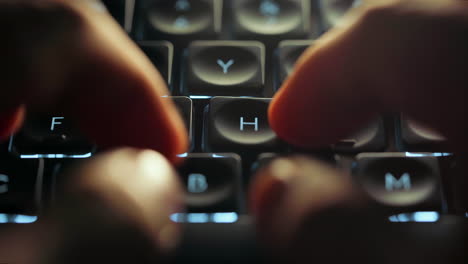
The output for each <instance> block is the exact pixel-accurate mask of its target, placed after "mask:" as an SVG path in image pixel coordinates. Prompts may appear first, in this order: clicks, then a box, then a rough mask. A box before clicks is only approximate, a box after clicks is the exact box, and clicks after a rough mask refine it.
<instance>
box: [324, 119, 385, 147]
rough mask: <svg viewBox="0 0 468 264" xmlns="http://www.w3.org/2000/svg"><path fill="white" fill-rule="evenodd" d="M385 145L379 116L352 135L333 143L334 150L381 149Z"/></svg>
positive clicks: (383, 131)
mask: <svg viewBox="0 0 468 264" xmlns="http://www.w3.org/2000/svg"><path fill="white" fill-rule="evenodd" d="M386 145H387V139H386V133H385V127H384V121H383V119H382V118H381V117H380V118H378V119H377V120H375V121H374V122H372V123H371V124H370V125H368V126H367V127H365V128H364V129H361V130H359V131H358V132H357V133H355V134H354V135H352V136H350V137H348V138H345V139H342V140H341V141H339V142H338V143H336V144H334V145H333V150H334V151H336V152H369V151H382V150H384V149H385V147H386Z"/></svg>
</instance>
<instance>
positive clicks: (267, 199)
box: [250, 157, 467, 264]
mask: <svg viewBox="0 0 468 264" xmlns="http://www.w3.org/2000/svg"><path fill="white" fill-rule="evenodd" d="M367 197H368V196H367V195H365V194H364V192H362V191H361V190H360V189H359V188H357V186H355V185H353V183H352V181H351V179H350V176H349V175H348V174H347V173H344V172H341V171H339V170H336V169H333V168H331V167H329V166H328V165H324V164H322V163H320V162H317V161H312V160H310V159H307V158H303V157H294V158H287V159H286V158H282V159H278V160H276V161H273V162H272V163H271V164H270V165H268V166H267V167H265V168H264V169H262V170H261V171H260V172H259V173H258V174H257V175H256V177H255V179H254V182H253V185H252V188H251V189H250V208H251V211H252V213H253V215H254V216H255V218H256V226H257V230H258V232H259V237H260V238H261V239H262V241H263V242H264V243H265V245H266V249H267V252H268V253H269V254H271V255H272V260H274V262H278V263H304V262H318V263H343V262H351V263H369V264H370V263H395V262H399V263H408V264H409V263H414V262H418V261H420V260H421V259H424V260H425V262H427V263H438V264H442V263H464V262H466V253H464V252H465V251H464V250H466V248H465V246H464V242H463V241H464V240H465V239H466V231H467V229H466V228H467V226H466V223H464V221H465V220H464V219H461V218H460V219H458V220H455V219H450V222H448V225H447V223H446V222H442V221H441V222H440V223H433V224H421V223H414V224H413V223H398V224H392V223H388V222H387V217H388V215H386V214H385V212H384V211H383V210H382V209H380V208H376V207H375V206H374V205H372V203H371V202H370V200H368V198H367Z"/></svg>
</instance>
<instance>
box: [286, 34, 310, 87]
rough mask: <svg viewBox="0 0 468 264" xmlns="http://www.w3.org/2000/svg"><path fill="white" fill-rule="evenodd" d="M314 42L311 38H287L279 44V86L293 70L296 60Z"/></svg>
mask: <svg viewBox="0 0 468 264" xmlns="http://www.w3.org/2000/svg"><path fill="white" fill-rule="evenodd" d="M312 43H313V41H310V40H285V41H282V42H281V43H280V44H279V53H278V56H279V58H278V74H279V76H278V77H279V80H278V87H279V86H280V85H281V84H282V83H283V82H284V80H286V78H287V77H288V76H289V75H290V74H291V73H292V72H293V70H294V65H295V64H296V61H297V60H298V59H299V57H300V56H301V55H302V53H304V51H305V50H306V49H307V48H308V47H309V46H310V45H312Z"/></svg>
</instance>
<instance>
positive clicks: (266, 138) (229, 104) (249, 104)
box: [203, 97, 281, 153]
mask: <svg viewBox="0 0 468 264" xmlns="http://www.w3.org/2000/svg"><path fill="white" fill-rule="evenodd" d="M269 103H270V99H265V98H240V97H214V98H212V99H211V101H210V106H209V111H208V112H207V113H206V126H205V131H204V132H205V133H204V142H205V144H204V146H203V147H204V150H205V151H207V152H210V151H213V152H237V153H245V152H247V151H248V152H249V153H259V152H273V151H278V150H279V149H280V147H281V144H280V142H279V140H278V138H277V137H276V134H275V133H274V132H273V130H271V128H270V126H269V124H268V105H269Z"/></svg>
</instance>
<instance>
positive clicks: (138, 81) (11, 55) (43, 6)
mask: <svg viewBox="0 0 468 264" xmlns="http://www.w3.org/2000/svg"><path fill="white" fill-rule="evenodd" d="M0 22H2V24H4V25H12V26H7V27H4V28H2V29H1V30H0V34H2V36H5V41H2V43H1V44H0V50H1V51H3V52H2V57H3V59H2V61H1V62H0V70H1V71H0V72H1V73H0V80H2V81H1V83H0V86H1V87H2V88H1V89H0V98H1V100H2V104H1V106H0V112H2V113H4V112H5V111H9V110H10V109H13V108H15V107H18V106H19V105H23V104H24V105H26V106H27V108H28V109H29V110H31V111H33V110H34V111H35V110H38V109H40V110H41V111H56V112H63V113H64V114H65V115H67V116H69V117H70V118H71V119H73V120H74V121H75V122H76V123H77V125H78V126H79V127H80V128H81V129H82V130H83V131H84V132H85V133H86V134H87V135H88V136H90V137H91V138H92V139H94V140H95V141H96V142H97V143H98V144H99V145H100V146H102V147H103V148H106V147H115V146H132V147H138V148H152V149H156V150H158V151H159V152H161V153H163V154H164V155H165V156H166V157H168V158H169V159H170V160H175V159H176V158H175V155H176V154H179V153H183V152H185V149H186V146H187V136H186V133H185V129H184V126H183V123H182V121H181V119H180V117H179V115H178V113H177V112H176V110H175V108H174V106H173V104H172V103H171V102H170V100H164V99H163V98H161V97H162V96H164V95H168V91H167V88H166V85H165V82H164V80H163V79H162V77H161V76H160V74H159V73H158V72H157V71H156V70H155V69H154V67H153V66H152V64H151V62H150V61H149V60H148V59H147V58H146V57H145V56H144V55H143V54H142V52H141V51H140V50H139V49H138V47H137V46H136V45H135V44H134V43H133V42H132V41H131V40H130V39H129V38H128V37H127V36H126V33H125V32H124V31H123V30H122V29H121V28H120V27H119V25H118V24H117V23H116V22H115V21H113V20H112V18H111V17H110V16H109V15H108V14H107V12H105V9H104V8H103V6H102V4H100V2H98V1H94V0H82V1H65V0H43V1H2V2H1V3H0ZM13 25H14V26H13ZM9 119H14V117H13V116H10V117H9V118H8V117H5V120H9ZM2 121H3V120H2ZM1 128H2V130H1V131H0V134H1V135H5V134H9V133H11V132H13V131H14V129H13V128H12V127H11V126H5V127H3V126H2V127H1Z"/></svg>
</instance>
